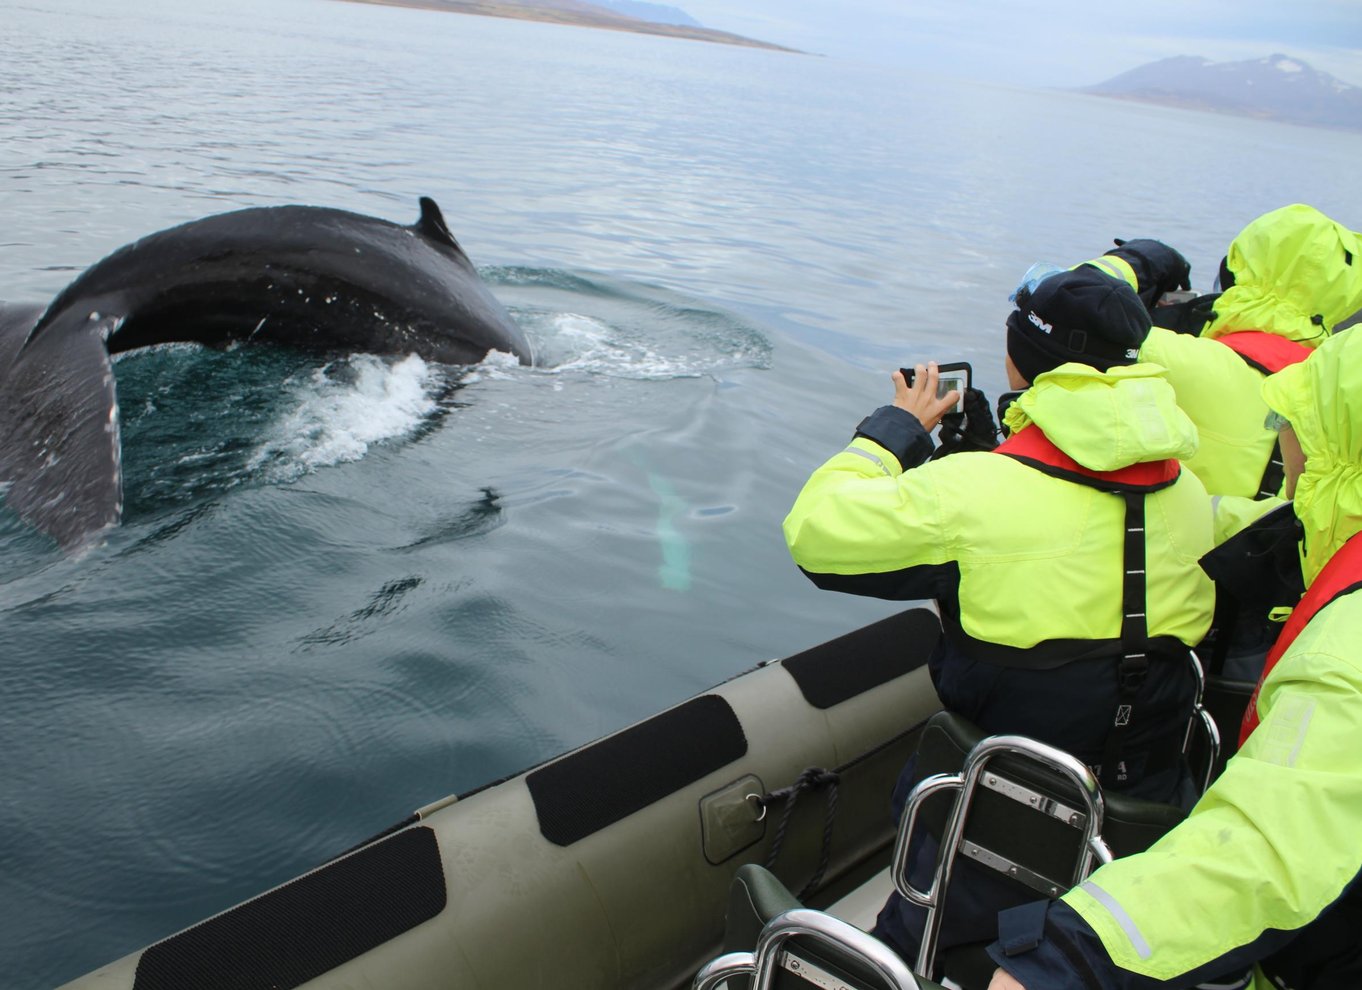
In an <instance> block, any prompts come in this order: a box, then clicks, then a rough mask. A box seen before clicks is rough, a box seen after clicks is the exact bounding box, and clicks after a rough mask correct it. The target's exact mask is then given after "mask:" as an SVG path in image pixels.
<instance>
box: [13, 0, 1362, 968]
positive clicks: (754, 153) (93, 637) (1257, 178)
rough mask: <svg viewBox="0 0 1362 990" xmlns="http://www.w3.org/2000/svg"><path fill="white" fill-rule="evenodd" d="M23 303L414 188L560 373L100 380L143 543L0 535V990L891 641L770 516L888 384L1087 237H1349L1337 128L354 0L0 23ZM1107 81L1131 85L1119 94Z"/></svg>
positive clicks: (959, 346) (1000, 309) (1344, 165)
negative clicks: (75, 546)
mask: <svg viewBox="0 0 1362 990" xmlns="http://www.w3.org/2000/svg"><path fill="white" fill-rule="evenodd" d="M0 8H2V9H0V300H5V301H11V302H18V301H33V302H36V301H45V300H47V299H48V298H50V297H51V296H52V295H54V294H55V293H56V292H57V291H59V290H60V289H61V288H62V287H63V286H64V285H65V284H66V283H67V282H68V281H70V279H72V278H73V277H75V275H76V274H78V273H79V272H80V271H81V270H83V269H84V268H85V267H86V266H88V265H90V264H92V263H94V262H96V261H98V260H99V259H100V258H101V257H103V256H104V255H106V254H107V253H109V252H110V251H112V250H113V249H115V248H117V247H119V246H120V245H122V244H125V243H128V242H130V241H132V240H135V239H136V238H137V237H139V236H141V235H143V234H146V233H150V232H152V231H154V230H158V229H161V228H164V227H167V226H171V225H174V224H177V223H180V222H184V221H186V220H190V219H193V218H195V217H199V216H203V215H207V214H210V213H217V212H223V211H226V210H231V209H237V208H241V207H247V206H263V205H281V204H285V203H310V204H316V205H324V206H333V207H339V208H344V209H350V210H355V211H358V212H364V213H371V214H374V215H377V216H382V217H385V218H387V219H391V220H395V221H399V222H403V223H409V222H412V221H413V220H415V218H416V216H417V205H416V201H417V198H418V197H419V196H422V195H429V196H432V197H433V198H435V199H436V200H437V201H438V202H439V203H440V204H441V206H442V207H443V209H444V211H445V214H446V217H447V218H448V220H449V223H450V225H451V228H452V229H453V231H454V233H455V234H456V236H458V238H459V239H460V241H461V242H462V243H463V245H464V247H465V248H466V249H467V250H468V252H469V254H470V256H471V257H472V258H473V259H474V261H475V262H477V263H478V265H479V266H480V268H481V269H482V271H483V273H484V275H485V277H486V279H487V281H488V282H489V284H490V285H491V286H492V289H493V291H494V292H495V293H496V294H497V295H498V297H500V298H501V299H502V300H503V301H504V302H505V303H506V304H507V306H508V307H509V308H510V309H511V311H512V313H513V314H514V315H515V317H516V319H517V320H518V321H519V322H520V323H521V324H522V326H523V327H524V328H525V330H526V332H527V334H528V335H529V336H530V337H531V339H532V340H533V342H534V344H535V347H536V349H537V351H538V353H539V355H540V358H541V360H540V364H539V365H538V366H536V367H532V368H521V367H519V366H517V365H515V364H513V363H510V362H507V361H505V360H499V359H496V358H495V357H494V358H492V359H489V360H488V361H486V362H484V363H483V364H481V365H479V366H477V367H474V368H462V369H456V368H446V367H440V366H436V365H430V364H427V363H425V362H423V361H422V360H421V359H420V358H418V357H415V356H409V355H365V354H342V355H332V356H327V357H325V358H319V357H311V356H306V355H296V354H289V353H284V352H279V351H269V350H260V349H252V348H245V347H243V348H239V349H237V350H234V351H230V352H227V353H218V352H213V351H203V350H199V349H195V348H190V347H180V346H172V347H166V348H160V349H155V350H150V351H146V352H141V353H136V354H131V355H128V356H125V357H123V358H121V359H120V360H119V361H118V363H117V366H116V373H117V378H118V387H119V397H120V401H121V405H122V414H123V420H124V434H123V442H124V451H125V471H126V484H127V503H128V504H127V513H126V521H125V525H124V526H122V527H121V528H120V529H119V530H117V531H116V532H114V533H113V534H112V535H111V536H110V538H109V540H108V542H107V544H106V545H105V546H104V547H103V548H102V549H100V550H98V551H96V552H94V553H92V554H90V555H88V556H87V557H85V558H83V559H80V560H68V559H66V558H64V557H63V556H62V555H61V554H60V553H59V552H58V551H56V549H55V548H54V547H53V545H52V544H51V543H50V542H49V541H48V540H47V539H46V538H44V537H42V536H41V535H39V534H36V533H35V532H33V531H32V530H30V529H29V528H27V527H26V526H24V525H23V524H22V523H20V522H19V521H18V519H17V518H16V517H14V516H13V515H12V514H11V513H8V512H6V511H4V510H3V507H0V932H3V935H0V974H3V976H0V984H3V985H4V986H6V987H15V988H21V990H22V988H38V987H49V986H53V985H55V984H57V983H60V982H62V981H63V980H65V979H68V978H72V977H74V976H76V975H79V974H80V973H82V972H85V971H87V970H89V969H91V968H93V967H95V966H97V965H99V964H101V963H103V962H106V961H109V960H111V959H113V958H115V957H117V956H120V955H122V954H125V953H127V952H130V951H133V950H135V949H137V948H139V947H141V946H142V945H145V944H147V943H149V942H151V941H154V940H155V939H158V938H160V937H163V936H165V935H167V934H170V933H171V932H173V931H176V930H178V929H180V928H182V927H184V926H186V925H189V924H192V923H193V922H195V921H198V920H200V919H201V918H203V917H204V916H206V915H208V914H210V913H213V912H215V911H218V910H221V909H223V908H226V907H228V906H230V905H231V904H234V903H236V902H237V901H239V900H242V899H244V898H246V897H248V896H251V895H253V894H255V893H258V892H260V891H262V890H263V889H265V888H266V887H268V886H270V885H273V884H275V883H279V882H282V881H284V880H287V879H289V878H291V877H292V876H294V875H296V874H298V873H299V872H301V871H303V870H305V869H308V868H310V867H312V866H314V865H316V864H318V863H320V862H322V861H323V860H325V859H327V858H329V857H330V856H332V855H334V854H335V853H337V852H339V851H340V850H342V849H345V848H348V847H349V846H351V845H353V844H354V843H355V842H357V841H359V840H361V839H363V838H365V837H367V836H369V835H371V834H373V833H374V832H376V831H378V830H380V829H382V828H384V827H385V826H387V825H389V824H391V823H392V822H394V821H396V820H398V819H400V818H402V817H404V816H405V815H406V814H407V813H408V812H410V811H411V810H412V809H414V808H416V807H418V806H420V805H423V804H426V803H428V802H430V801H433V800H435V799H437V798H439V797H442V796H443V795H445V794H448V793H452V792H459V791H463V790H468V789H470V788H472V787H476V786H478V785H479V784H481V783H483V782H485V781H487V780H490V779H493V778H496V777H500V776H503V775H506V774H509V773H513V772H515V771H518V770H520V769H523V768H525V767H527V766H529V765H532V764H533V763H535V762H537V761H539V760H542V759H545V758H547V757H550V756H552V755H554V754H556V753H558V752H560V751H561V750H563V749H565V748H568V747H571V746H574V745H577V744H579V743H582V742H585V741H587V740H590V739H592V738H595V737H597V736H600V735H603V734H605V733H607V732H610V731H613V730H615V729H617V728H620V727H622V726H623V725H625V724H628V723H629V722H632V721H634V720H636V719H638V718H641V717H644V716H646V715H647V714H649V713H651V712H653V711H655V710H657V709H658V708H660V707H662V706H664V705H668V704H672V703H675V702H677V701H679V700H681V699H683V698H685V697H688V696H690V695H691V694H694V693H696V692H698V691H701V690H703V689H705V688H706V687H708V686H710V685H712V684H714V683H716V682H717V681H719V680H722V679H724V678H726V677H728V676H731V675H732V674H734V673H737V672H739V671H741V670H744V669H746V668H748V667H750V666H752V665H753V664H755V663H757V662H758V661H760V660H763V659H767V658H770V657H774V656H781V655H786V654H788V653H791V652H794V651H796V650H798V649H801V648H803V647H805V646H808V645H811V644H813V643H816V642H819V641H821V640H824V639H827V638H830V637H831V636H834V635H836V634H838V633H840V632H843V631H845V630H847V629H849V628H851V627H853V626H856V625H860V624H863V623H865V622H868V621H871V620H872V619H875V618H878V617H879V616H882V615H885V614H888V613H889V612H891V611H893V610H894V609H895V608H896V607H897V606H896V605H895V604H893V603H886V602H877V601H869V600H858V599H853V598H849V597H845V596H837V595H832V594H827V593H823V592H819V591H817V590H816V589H814V588H813V587H812V585H810V584H808V583H807V582H806V581H805V579H804V578H803V577H802V576H801V575H800V574H799V573H798V572H797V570H796V569H795V568H794V567H793V565H792V564H791V563H790V561H789V558H788V555H787V554H786V551H785V548H784V544H783V541H782V539H781V535H780V521H781V519H782V517H783V516H784V514H785V512H786V510H787V509H788V507H789V504H790V502H791V500H792V499H793V497H794V495H795V493H796V491H797V490H798V488H799V486H800V484H801V483H802V482H803V480H804V478H805V477H806V476H807V475H808V473H809V471H810V470H812V468H813V467H815V466H816V465H817V464H818V463H819V462H820V461H821V460H822V459H823V458H824V457H826V456H828V455H829V454H831V453H832V452H834V451H835V450H837V449H839V447H840V445H841V444H843V443H844V441H845V440H846V438H847V437H848V436H849V435H850V433H851V431H852V430H853V429H854V427H855V424H856V423H857V422H858V421H859V419H860V418H861V417H862V416H863V415H865V414H866V413H867V412H869V411H870V410H871V409H873V408H874V407H875V406H877V405H880V404H882V403H884V402H886V401H888V398H889V396H890V394H891V389H890V385H889V381H888V374H889V372H890V370H891V369H893V368H895V367H897V366H898V365H899V364H901V363H904V362H906V361H910V360H924V359H927V358H937V359H940V360H943V361H945V360H968V361H971V362H973V364H974V367H975V374H976V380H977V381H978V382H979V383H980V384H982V385H983V387H984V388H985V389H986V390H987V391H988V392H989V393H990V394H995V393H996V392H997V391H998V389H999V388H1000V387H1001V386H1002V385H1003V376H1002V368H1001V359H1000V356H1001V346H1002V339H1003V338H1002V320H1003V318H1004V316H1005V314H1006V311H1007V302H1006V297H1007V294H1008V292H1009V291H1010V289H1011V288H1012V285H1013V283H1015V281H1016V279H1017V277H1018V275H1019V274H1020V273H1021V272H1022V271H1023V270H1025V268H1026V267H1027V266H1028V265H1029V264H1031V263H1032V262H1033V261H1037V260H1054V261H1060V262H1072V261H1076V260H1079V259H1080V258H1083V257H1089V256H1091V255H1095V254H1097V253H1100V251H1102V250H1103V249H1104V248H1105V247H1107V246H1109V245H1110V241H1111V238H1112V237H1117V236H1120V237H1138V236H1156V237H1161V238H1163V239H1165V240H1167V241H1169V242H1170V243H1172V244H1174V245H1176V246H1178V247H1180V248H1181V249H1182V250H1183V251H1184V253H1185V254H1186V255H1187V256H1188V258H1189V259H1190V260H1191V261H1192V264H1193V279H1194V281H1195V282H1196V283H1197V285H1198V286H1199V287H1202V288H1205V287H1208V286H1209V282H1210V279H1211V278H1212V277H1213V274H1214V272H1215V269H1216V265H1217V263H1218V261H1219V259H1220V257H1221V255H1222V254H1223V252H1224V248H1225V245H1226V244H1227V243H1228V241H1229V239H1230V238H1231V237H1232V236H1233V235H1234V233H1235V232H1236V231H1237V230H1238V229H1239V228H1240V227H1241V226H1242V225H1243V224H1244V223H1246V222H1247V221H1248V220H1249V219H1251V218H1252V217H1253V216H1255V215H1257V214H1258V213H1260V212H1263V211H1264V210H1268V209H1272V208H1274V207H1277V206H1280V205H1283V204H1286V203H1290V202H1297V201H1303V202H1308V203H1311V204H1313V205H1315V206H1318V207H1319V208H1321V209H1323V210H1324V211H1325V212H1327V213H1330V214H1331V215H1333V216H1335V217H1336V218H1338V219H1340V220H1342V221H1344V222H1347V223H1350V224H1351V225H1352V226H1354V227H1362V191H1359V187H1358V185H1357V183H1356V181H1355V178H1354V172H1355V163H1356V161H1357V160H1358V153H1359V152H1360V151H1362V139H1359V137H1358V136H1357V135H1353V134H1343V133H1335V132H1330V131H1322V130H1305V129H1300V128H1294V127H1289V126H1284V125H1277V124H1268V123H1263V122H1258V121H1251V120H1242V119H1237V118H1232V117H1221V116H1215V115H1209V114H1199V113H1191V112H1187V111H1179V110H1171V109H1166V108H1159V107H1149V106H1141V105H1136V104H1129V103H1121V102H1114V101H1103V100H1099V99H1097V98H1093V97H1085V96H1080V95H1075V94H1070V93H1062V92H1048V91H1038V90H1027V89H1023V88H1006V87H985V86H977V85H970V84H965V83H959V82H947V81H944V80H939V79H933V78H929V77H925V76H921V75H918V74H915V73H913V72H911V71H907V70H896V69H888V68H884V67H875V66H868V65H858V64H855V63H849V62H845V61H838V60H833V59H826V58H818V57H812V56H797V55H789V54H783V53H773V52H763V51H758V50H749V49H742V48H729V47H723V46H716V45H706V44H701V43H695V42H686V41H679V40H670V39H663V38H652V37H645V36H632V35H626V34H616V33H612V32H597V31H590V30H586V29H578V28H569V27H561V26H551V25H540V24H530V23H523V22H514V21H501V20H495V19H488V18H479V17H467V16H459V15H452V14H439V13H431V12H426V11H415V10H404V9H400V8H390V7H383V6H372V5H367V4H351V3H345V2H340V0H271V2H270V3H268V4H266V3H264V2H262V0H240V2H237V3H233V4H230V5H223V4H209V3H207V2H205V0H195V2H185V3H171V2H168V0H127V2H124V3H119V4H108V3H103V2H97V0H4V3H3V4H0ZM1120 68H1122V67H1119V66H1113V72H1114V71H1117V70H1119V69H1120Z"/></svg>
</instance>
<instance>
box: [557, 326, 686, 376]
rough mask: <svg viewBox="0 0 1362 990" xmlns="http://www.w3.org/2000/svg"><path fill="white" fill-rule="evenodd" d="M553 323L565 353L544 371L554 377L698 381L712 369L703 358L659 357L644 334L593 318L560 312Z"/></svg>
mask: <svg viewBox="0 0 1362 990" xmlns="http://www.w3.org/2000/svg"><path fill="white" fill-rule="evenodd" d="M549 323H550V326H549V328H548V329H549V335H550V337H551V339H552V343H553V346H554V349H555V350H558V351H561V352H564V353H563V356H562V357H561V358H560V359H559V360H557V361H556V362H554V363H553V364H552V366H549V367H545V368H543V369H542V370H544V371H547V372H550V373H552V374H563V373H566V372H586V373H588V374H596V375H607V376H610V377H615V378H633V379H640V380H652V379H668V378H695V377H698V376H699V375H701V374H703V373H704V372H705V371H706V370H708V368H706V367H705V363H706V359H705V357H704V356H703V355H699V354H693V353H692V354H678V355H666V354H659V353H658V352H657V351H655V350H653V348H652V347H651V346H649V343H648V341H646V340H644V339H643V338H642V336H641V335H639V334H633V335H631V334H629V333H628V332H627V331H625V330H623V329H622V328H620V327H615V326H611V325H610V324H609V323H606V322H605V321H603V320H599V319H597V318H595V317H592V316H583V315H581V314H579V313H556V314H554V315H553V316H552V318H551V319H550V321H549ZM631 337H632V339H631ZM710 361H711V362H712V358H711V359H710Z"/></svg>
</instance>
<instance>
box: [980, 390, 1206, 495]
mask: <svg viewBox="0 0 1362 990" xmlns="http://www.w3.org/2000/svg"><path fill="white" fill-rule="evenodd" d="M1164 373H1165V371H1164V369H1163V368H1162V367H1160V366H1159V365H1157V364H1131V365H1125V366H1122V367H1115V368H1111V369H1110V370H1108V371H1098V370H1097V369H1096V368H1092V367H1090V366H1088V365H1085V364H1073V363H1070V364H1062V365H1060V366H1059V367H1058V368H1055V369H1054V370H1053V371H1047V372H1046V373H1045V374H1043V375H1040V376H1038V377H1037V378H1036V380H1035V382H1034V383H1033V384H1032V385H1031V387H1030V388H1028V389H1027V390H1026V391H1025V392H1023V393H1022V394H1021V396H1020V397H1019V398H1018V399H1017V401H1016V402H1014V403H1013V404H1012V406H1011V407H1010V408H1009V409H1008V410H1007V415H1006V416H1005V418H1004V421H1005V422H1006V423H1007V426H1008V428H1009V429H1010V430H1012V431H1013V432H1014V433H1015V432H1016V431H1018V430H1021V429H1024V428H1025V427H1027V426H1029V425H1030V424H1032V423H1035V424H1036V425H1037V426H1039V427H1040V428H1041V429H1042V430H1043V431H1044V432H1045V435H1046V436H1047V437H1049V438H1050V440H1051V442H1053V443H1054V444H1055V446H1057V447H1058V448H1059V449H1060V450H1062V451H1064V453H1066V454H1068V455H1069V456H1070V457H1072V458H1073V459H1074V460H1075V461H1077V462H1078V463H1079V464H1081V465H1083V466H1084V467H1085V468H1087V469H1089V470H1090V471H1116V470H1119V469H1120V468H1124V467H1129V466H1130V465H1132V464H1140V463H1144V462H1146V461H1161V460H1166V459H1167V458H1170V457H1174V458H1177V459H1178V460H1186V459H1187V458H1189V457H1191V456H1192V455H1193V454H1195V453H1196V449H1197V433H1196V427H1195V426H1194V425H1193V424H1192V421H1191V420H1190V419H1188V418H1187V414H1186V413H1184V412H1183V411H1182V410H1181V409H1179V408H1178V404H1177V401H1176V398H1175V396H1174V394H1173V387H1172V386H1171V385H1169V384H1168V382H1166V381H1165V380H1164Z"/></svg>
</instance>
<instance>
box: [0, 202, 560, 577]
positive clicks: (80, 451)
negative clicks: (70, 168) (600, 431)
mask: <svg viewBox="0 0 1362 990" xmlns="http://www.w3.org/2000/svg"><path fill="white" fill-rule="evenodd" d="M420 204H421V216H420V218H419V219H418V220H417V221H416V223H414V224H412V225H411V226H402V225H400V224H395V223H391V222H389V221H387V220H381V219H378V218H376V217H369V216H364V215H361V214H357V213H348V212H345V211H343V210H334V209H327V208H324V207H316V206H278V207H260V208H254V209H246V210H238V211H235V212H232V213H223V214H218V215H216V216H210V217H204V218H203V219H200V220H194V221H191V222H189V223H186V224H182V225H181V226H178V227H173V228H171V229H169V230H163V231H160V232H158V233H155V234H150V235H148V236H146V237H143V238H141V239H140V240H138V241H135V242H134V243H132V244H129V245H127V246H125V247H122V248H120V249H119V250H117V251H115V252H114V253H113V254H111V255H109V256H108V257H107V258H105V259H104V260H102V261H100V262H98V263H96V264H95V265H93V266H92V267H91V268H89V269H87V270H86V271H85V272H84V273H83V274H81V275H80V276H79V277H78V278H77V279H76V280H75V281H74V282H72V283H71V284H70V285H68V286H67V287H66V288H65V289H63V290H62V292H61V293H60V294H59V295H58V296H57V297H56V298H55V299H54V300H52V302H51V303H50V304H49V305H48V306H47V307H46V308H43V307H42V306H41V305H28V304H5V303H0V485H3V484H5V483H9V487H8V489H0V491H3V496H2V497H3V499H4V502H5V504H6V505H8V507H9V508H10V509H12V510H13V511H14V512H16V513H17V514H18V515H19V517H20V518H21V519H23V520H24V521H26V522H27V523H29V524H30V525H33V526H35V527H37V528H38V529H40V530H42V531H43V532H46V533H48V534H49V535H50V536H52V537H53V539H55V540H56V541H57V543H58V544H59V545H60V546H61V547H62V548H63V549H64V550H65V551H67V552H68V553H79V552H80V551H82V550H83V549H85V548H87V547H88V546H90V545H91V544H92V543H94V542H96V541H97V540H98V539H99V534H100V533H101V532H102V531H104V530H106V529H108V528H109V527H112V526H116V525H118V523H119V522H120V520H121V518H122V513H123V472H122V465H121V446H120V440H119V427H118V400H117V389H116V383H115V380H114V373H113V365H112V361H111V356H112V355H114V354H117V353H120V352H122V351H129V350H134V349H136V348H139V347H147V346H150V345H153V344H162V343H171V342H193V343H200V344H204V345H207V346H210V347H226V346H229V345H232V344H236V343H253V344H254V343H261V344H278V345H283V346H289V347H297V348H303V349H307V350H314V351H321V352H339V351H352V352H353V351H364V352H368V353H375V354H408V353H415V354H418V355H420V356H421V357H422V358H424V359H426V360H429V361H435V362H439V363H444V364H471V363H475V362H478V361H481V360H482V359H483V358H484V357H486V356H487V354H488V353H489V352H490V351H494V350H495V351H505V352H507V353H510V354H514V355H515V356H516V357H517V358H518V359H519V360H520V361H521V363H522V364H529V363H530V362H531V361H532V360H533V353H532V351H531V348H530V345H529V342H528V341H527V340H526V338H525V336H524V334H523V333H522V332H521V330H520V328H519V327H518V326H517V325H516V323H515V321H514V320H513V319H512V318H511V316H510V314H509V313H508V312H507V311H506V309H505V307H504V306H502V305H501V303H500V302H498V301H497V299H496V297H495V296H493V295H492V293H491V292H490V291H489V290H488V288H487V286H486V284H485V283H484V282H483V281H482V279H481V278H480V277H479V276H478V273H477V270H476V269H475V268H474V267H473V263H472V262H471V261H469V259H468V256H467V255H466V254H465V253H464V251H463V249H462V248H461V247H460V246H459V243H458V241H456V240H455V239H454V235H453V234H451V233H450V231H449V227H448V225H447V224H446V223H445V220H444V217H443V215H442V214H441V212H440V208H439V207H438V206H437V205H436V204H435V202H434V200H431V199H428V198H425V197H423V198H422V199H421V201H420Z"/></svg>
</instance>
